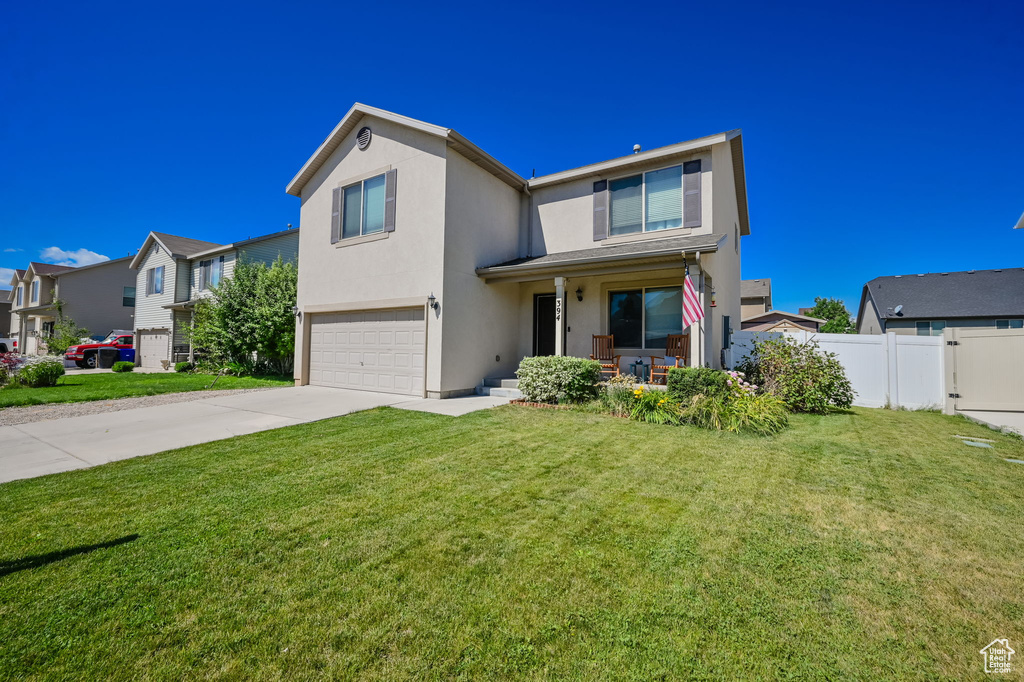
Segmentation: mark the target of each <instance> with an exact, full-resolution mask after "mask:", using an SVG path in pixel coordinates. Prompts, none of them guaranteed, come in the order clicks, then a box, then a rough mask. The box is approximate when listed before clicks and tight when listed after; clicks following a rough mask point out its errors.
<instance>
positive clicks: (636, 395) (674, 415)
mask: <svg viewBox="0 0 1024 682" xmlns="http://www.w3.org/2000/svg"><path fill="white" fill-rule="evenodd" d="M629 418H630V419H635V420H636V421H641V422H650V423H651V424H678V423H679V422H680V420H681V415H680V411H679V401H678V400H676V399H675V398H673V397H672V396H671V395H669V393H668V392H667V391H658V390H654V391H651V390H645V389H644V387H643V386H638V387H636V388H635V389H634V390H633V407H632V409H631V410H630V411H629Z"/></svg>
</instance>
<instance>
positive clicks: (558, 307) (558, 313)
mask: <svg viewBox="0 0 1024 682" xmlns="http://www.w3.org/2000/svg"><path fill="white" fill-rule="evenodd" d="M561 321H562V299H560V298H556V299H555V322H561Z"/></svg>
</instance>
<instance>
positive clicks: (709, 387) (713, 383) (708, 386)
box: [666, 367, 729, 404]
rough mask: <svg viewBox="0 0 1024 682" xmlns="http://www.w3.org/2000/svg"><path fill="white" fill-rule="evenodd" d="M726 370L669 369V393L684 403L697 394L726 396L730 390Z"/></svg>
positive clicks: (701, 368)
mask: <svg viewBox="0 0 1024 682" xmlns="http://www.w3.org/2000/svg"><path fill="white" fill-rule="evenodd" d="M728 379H729V377H728V376H727V375H726V373H725V372H721V371H719V370H717V369H711V368H710V367H676V368H673V369H670V370H669V371H668V380H667V381H666V385H667V387H668V392H669V395H671V396H672V397H673V398H675V399H676V400H678V401H679V402H681V403H683V404H687V403H689V402H690V401H691V400H692V399H693V397H694V396H695V395H708V396H724V395H725V394H726V393H727V392H728V386H727V385H726V382H727V381H728Z"/></svg>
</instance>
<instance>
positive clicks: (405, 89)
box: [0, 1, 1024, 311]
mask: <svg viewBox="0 0 1024 682" xmlns="http://www.w3.org/2000/svg"><path fill="white" fill-rule="evenodd" d="M1022 22H1024V10H1022V9H1021V5H1020V4H1019V3H1014V2H1002V3H995V4H993V3H986V2H977V1H975V2H963V3H942V2H932V3H923V2H922V3H888V2H886V3H871V2H860V3H851V4H849V5H845V6H841V5H837V4H835V3H821V2H815V3H802V4H801V3H764V2H751V3H744V2H732V3H728V4H723V3H706V2H702V3H693V2H685V3H684V2H669V3H664V4H663V6H658V5H657V4H656V3H655V4H651V5H650V6H644V5H643V4H637V5H630V4H625V5H624V4H623V3H621V2H619V3H609V4H602V3H600V2H588V3H579V4H578V5H575V6H572V7H570V6H568V5H566V6H564V7H562V6H561V5H560V4H559V3H550V2H548V3H543V4H530V3H514V4H500V3H497V4H496V3H480V2H474V3H470V4H464V5H456V4H442V5H438V4H436V3H417V4H416V5H410V6H403V5H402V4H401V3H397V2H395V3H390V4H388V5H373V4H371V3H351V4H349V3H342V2H324V3H316V2H310V3H288V4H285V3H279V4H268V3H259V2H253V3H245V4H228V3H209V4H206V3H204V4H191V3H187V2H182V3H172V4H153V3H132V4H127V3H125V4H121V3H74V4H71V3H66V4H65V3H16V4H13V5H10V6H8V7H7V8H6V10H5V19H4V21H3V22H0V65H2V66H0V99H2V101H3V102H4V105H3V106H2V107H0V236H2V239H0V278H2V279H3V280H6V279H7V276H8V275H5V271H4V269H5V268H15V267H24V265H25V264H26V263H27V262H28V261H29V260H40V259H42V260H48V261H50V262H86V261H88V260H90V259H92V258H94V256H90V254H89V252H92V253H93V254H100V255H103V256H107V257H118V256H123V255H127V254H128V253H130V252H134V250H136V249H138V247H139V246H140V245H141V243H142V241H143V239H144V237H145V235H146V233H147V232H148V231H149V230H151V229H152V230H158V231H165V232H172V233H176V234H181V235H185V236H191V237H196V238H201V239H206V240H211V241H220V242H228V241H232V240H236V239H240V238H245V237H248V236H255V235H258V234H266V233H269V232H273V231H276V230H279V229H283V228H284V227H285V225H286V224H287V223H293V224H298V215H299V202H298V199H296V198H294V197H291V196H288V195H286V194H285V193H284V186H285V184H286V183H287V181H288V180H289V179H290V178H291V177H292V175H293V174H294V173H295V171H296V170H298V168H299V166H301V164H302V163H303V162H304V161H305V159H306V158H307V157H308V156H309V155H310V154H311V153H312V152H313V150H314V149H315V148H316V146H317V145H318V144H319V143H320V142H321V140H322V139H323V138H324V137H325V136H326V135H327V133H328V132H329V131H330V130H331V128H332V127H333V126H334V125H335V124H336V123H337V121H338V120H339V119H340V118H341V116H342V115H343V114H344V113H345V111H346V110H347V109H348V108H349V106H350V105H351V104H352V102H354V101H361V102H365V103H367V104H372V105H374V106H378V107H383V108H385V109H390V110H393V111H396V112H399V113H402V114H406V115H409V116H413V117H416V118H421V119H423V120H426V121H430V122H432V123H437V124H439V125H444V126H447V127H452V128H455V129H456V130H458V131H459V132H461V133H462V134H464V135H466V136H467V137H469V138H470V139H471V140H473V141H474V142H475V143H477V144H478V145H480V146H481V147H483V148H484V149H486V150H487V151H488V152H490V153H491V154H492V155H494V156H495V157H497V158H498V159H499V160H501V161H502V162H504V163H505V164H506V165H508V166H509V167H510V168H512V169H513V170H515V171H517V172H518V173H519V174H521V175H523V176H525V177H529V175H530V174H531V172H532V170H533V169H534V168H535V169H536V170H537V174H538V175H541V174H545V173H550V172H555V171H558V170H563V169H566V168H570V167H575V166H579V165H583V164H587V163H592V162H596V161H601V160H604V159H607V158H612V157H616V156H620V155H623V154H627V153H629V152H630V150H631V148H632V146H633V144H634V143H639V144H641V145H643V147H644V148H645V149H650V148H652V147H656V146H660V145H665V144H670V143H673V142H679V141H682V140H687V139H691V138H694V137H699V136H702V135H706V134H710V133H715V132H720V131H723V130H728V129H731V128H743V131H744V144H745V151H746V162H747V184H748V191H749V201H750V215H751V229H752V234H751V235H750V236H749V237H747V238H745V240H744V244H743V275H744V277H748V278H752V277H771V278H772V279H773V282H774V288H775V305H776V307H777V308H781V309H795V308H796V307H798V306H803V305H810V304H811V302H812V300H813V298H814V297H815V296H819V295H821V296H838V297H841V298H843V299H845V300H846V302H847V304H848V307H850V309H851V311H855V307H856V305H857V302H858V299H859V294H860V287H861V286H862V284H863V283H864V282H865V281H866V280H868V279H870V278H872V277H875V276H878V275H885V274H899V273H917V272H929V271H931V272H937V271H949V270H965V269H983V268H996V267H1011V266H1024V258H1022V256H1024V230H1016V231H1014V230H1012V229H1011V227H1012V225H1013V224H1014V223H1015V222H1016V221H1017V219H1018V218H1019V217H1020V215H1021V213H1022V212H1024V163H1022V160H1024V132H1022V128H1021V125H1020V123H1021V120H1022V117H1024V75H1022V74H1024V47H1022V43H1021V41H1020V26H1021V25H1022ZM47 249H49V251H47ZM83 250H84V251H83ZM44 254H45V256H44Z"/></svg>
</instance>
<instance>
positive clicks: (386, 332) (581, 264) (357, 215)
mask: <svg viewBox="0 0 1024 682" xmlns="http://www.w3.org/2000/svg"><path fill="white" fill-rule="evenodd" d="M741 139H742V138H741V136H740V131H738V130H737V131H731V132H727V133H721V134H718V135H711V136H708V137H703V138H700V139H696V140H691V141H689V142H683V143H680V144H675V145H671V146H668V147H662V148H659V149H653V150H650V151H639V152H636V153H633V154H630V155H629V156H624V157H621V158H617V159H613V160H611V161H605V162H603V163H596V164H592V165H589V166H583V167H581V168H575V169H572V170H567V171H563V172H560V173H555V174H552V175H546V176H542V177H536V178H532V179H530V180H526V179H524V178H522V177H520V176H519V175H517V174H516V173H514V172H513V171H511V170H509V169H508V168H507V167H505V166H504V165H503V164H502V163H500V162H499V161H497V160H496V159H494V158H493V157H491V156H490V155H488V154H487V153H486V152H484V151H483V150H481V149H480V148H479V147H477V146H476V145H474V144H473V143H472V142H470V141H469V140H467V139H466V138H465V137H463V136H462V135H460V134H459V133H457V132H455V131H454V130H451V129H449V128H443V127H440V126H436V125H431V124H429V123H424V122H422V121H418V120H415V119H411V118H408V117H405V116H400V115H397V114H394V113H390V112H387V111H383V110H381V109H376V108H373V107H369V106H365V105H362V104H356V105H355V106H353V107H352V109H351V110H350V111H349V112H348V113H347V114H346V115H345V117H344V118H343V119H342V120H341V122H340V123H339V124H338V125H337V126H336V127H335V128H334V130H333V131H332V132H331V133H330V135H329V136H328V137H327V139H326V140H325V141H324V142H323V143H322V144H321V145H320V147H319V148H318V149H317V150H316V151H315V153H314V154H313V156H312V157H310V159H309V160H308V161H307V162H306V163H305V164H304V165H303V166H302V168H301V169H300V170H299V172H298V174H297V175H296V176H295V177H294V179H293V180H292V181H291V182H290V183H289V184H288V187H287V191H288V193H290V194H292V195H294V196H297V197H299V198H301V200H302V205H301V220H302V225H303V230H302V236H301V238H300V240H299V254H300V262H301V263H302V266H301V268H300V269H299V287H298V309H299V310H298V315H299V325H298V335H297V341H296V362H295V368H296V369H295V371H296V374H295V377H296V382H297V383H298V384H307V383H311V384H317V385H325V386H337V387H345V388H355V389H363V390H373V391H387V392H394V393H405V394H410V395H416V396H421V395H423V396H427V397H450V396H457V395H462V394H466V393H471V392H473V391H474V389H475V388H476V387H477V386H478V385H480V384H481V382H482V380H484V379H488V378H495V377H510V376H512V375H513V373H514V372H515V370H516V368H517V366H518V365H519V361H520V359H521V358H523V357H524V356H529V355H550V354H559V355H573V356H580V357H587V356H588V355H589V354H590V353H591V350H592V348H593V337H594V335H605V334H612V335H614V337H615V347H616V349H615V352H616V353H620V354H622V356H623V358H622V360H621V365H622V367H623V369H626V365H627V364H628V363H629V362H630V361H635V359H636V357H637V356H651V355H659V354H663V353H664V352H665V344H666V341H665V339H666V336H667V335H668V334H673V333H675V334H678V333H689V334H690V337H691V344H690V347H691V355H690V358H689V362H690V363H691V364H693V365H710V366H719V365H720V351H721V350H722V347H723V343H724V342H725V340H726V338H727V337H728V333H729V331H728V330H729V328H730V327H731V326H733V325H734V326H735V327H736V328H739V321H740V238H741V236H742V235H745V234H748V233H749V227H748V218H747V198H746V185H745V177H744V170H743V146H742V142H741ZM687 266H688V267H689V272H690V275H691V277H692V280H693V282H694V284H695V286H696V288H697V290H698V292H699V296H700V298H701V300H702V301H703V306H704V310H705V315H706V316H705V318H704V320H703V321H702V322H700V323H699V324H694V325H693V326H692V327H689V328H686V329H684V328H683V325H682V301H683V294H682V284H683V277H684V272H685V268H686V267H687Z"/></svg>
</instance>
